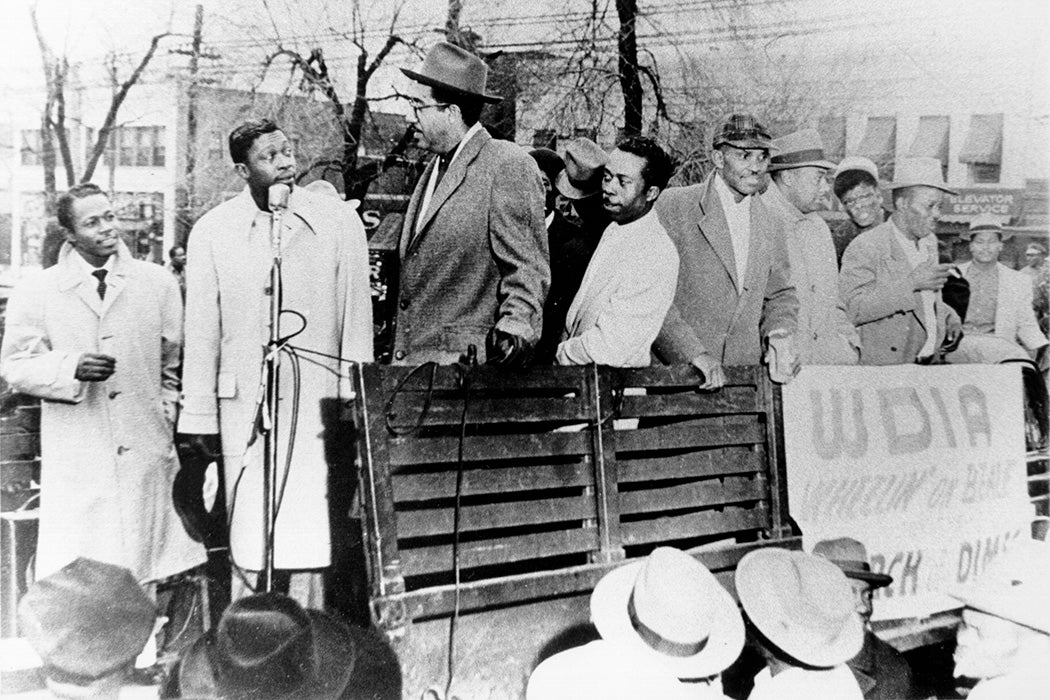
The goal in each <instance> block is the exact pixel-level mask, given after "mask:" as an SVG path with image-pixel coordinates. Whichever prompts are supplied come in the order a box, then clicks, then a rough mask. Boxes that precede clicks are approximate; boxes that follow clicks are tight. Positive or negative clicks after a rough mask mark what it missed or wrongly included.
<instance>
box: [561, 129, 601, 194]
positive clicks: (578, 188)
mask: <svg viewBox="0 0 1050 700" xmlns="http://www.w3.org/2000/svg"><path fill="white" fill-rule="evenodd" d="M608 161H609V156H608V155H607V154H606V153H605V151H603V150H602V147H601V146H599V145H598V144H596V143H595V142H594V141H591V140H590V139H584V138H579V139H573V140H572V141H569V143H568V144H567V145H566V146H565V169H564V170H562V171H561V172H560V173H558V181H557V182H556V183H555V185H554V186H555V187H556V188H557V190H558V192H561V194H562V195H563V196H565V197H568V198H569V199H583V198H584V197H590V196H591V195H594V194H598V193H599V192H601V191H602V168H604V167H605V164H606V163H607V162H608Z"/></svg>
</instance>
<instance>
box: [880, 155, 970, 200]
mask: <svg viewBox="0 0 1050 700" xmlns="http://www.w3.org/2000/svg"><path fill="white" fill-rule="evenodd" d="M920 185H921V186H923V187H933V188H934V189H938V190H940V191H941V192H947V193H948V194H958V192H956V191H955V190H953V189H951V188H950V187H948V186H947V185H946V184H944V174H943V173H942V172H941V161H939V160H937V159H936V158H929V157H926V156H921V157H920V156H915V157H912V158H901V159H900V160H899V161H897V168H896V177H895V178H894V180H893V182H891V183H890V189H891V190H899V189H901V188H902V187H918V186H920Z"/></svg>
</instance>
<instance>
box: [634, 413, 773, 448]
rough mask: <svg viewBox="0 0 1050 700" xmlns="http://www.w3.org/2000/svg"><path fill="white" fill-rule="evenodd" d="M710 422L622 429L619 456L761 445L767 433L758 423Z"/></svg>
mask: <svg viewBox="0 0 1050 700" xmlns="http://www.w3.org/2000/svg"><path fill="white" fill-rule="evenodd" d="M718 420H721V419H710V420H708V421H707V423H708V424H706V425H697V424H695V422H692V421H690V422H685V423H678V424H674V425H663V426H659V427H656V428H641V429H638V430H622V431H617V433H616V449H617V452H618V453H623V452H638V451H642V450H676V449H683V448H690V447H717V446H720V445H749V444H755V443H758V442H761V441H762V440H763V438H764V436H765V431H764V430H763V429H762V425H760V424H759V423H758V421H757V420H756V421H753V422H750V423H748V424H730V425H718V424H716V423H715V421H718Z"/></svg>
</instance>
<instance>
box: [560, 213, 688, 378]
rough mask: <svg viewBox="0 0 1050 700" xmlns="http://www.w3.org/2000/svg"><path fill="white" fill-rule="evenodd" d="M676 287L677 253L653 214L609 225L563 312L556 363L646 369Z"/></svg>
mask: <svg viewBox="0 0 1050 700" xmlns="http://www.w3.org/2000/svg"><path fill="white" fill-rule="evenodd" d="M677 286H678V251H677V249H676V248H675V246H674V243H673V242H672V241H671V239H670V237H669V236H668V235H667V231H665V230H664V227H663V226H662V225H661V224H660V220H659V219H658V218H657V217H656V212H655V211H654V210H652V209H650V210H649V212H648V213H646V214H645V215H644V216H642V217H641V218H639V219H636V220H634V221H632V222H630V223H627V224H622V225H621V224H617V223H616V222H613V223H611V224H609V226H608V227H607V228H606V229H605V232H604V233H603V234H602V238H601V241H600V242H599V243H598V247H597V248H596V249H595V251H594V255H593V256H592V257H591V261H590V263H589V264H588V265H587V271H586V272H585V273H584V275H583V281H582V282H581V283H580V289H579V291H577V292H576V297H575V298H574V299H573V300H572V304H571V305H570V306H569V311H568V313H567V314H566V317H565V333H564V335H563V337H564V338H567V340H564V341H562V343H561V344H560V345H558V352H557V355H556V358H557V361H558V364H560V365H586V364H590V363H592V362H594V363H596V364H599V365H608V366H610V367H648V366H649V361H650V355H649V349H650V347H651V346H652V344H653V341H654V340H656V336H657V334H659V332H660V328H661V326H663V322H664V316H666V315H667V310H668V309H669V308H671V302H672V301H674V295H675V290H676V289H677Z"/></svg>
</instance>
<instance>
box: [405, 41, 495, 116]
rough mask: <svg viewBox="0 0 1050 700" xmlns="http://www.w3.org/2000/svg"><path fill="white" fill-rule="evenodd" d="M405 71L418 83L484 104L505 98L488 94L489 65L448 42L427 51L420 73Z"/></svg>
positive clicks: (439, 43)
mask: <svg viewBox="0 0 1050 700" xmlns="http://www.w3.org/2000/svg"><path fill="white" fill-rule="evenodd" d="M401 72H402V73H404V74H405V75H407V76H408V77H409V78H411V79H412V80H414V81H416V82H417V83H422V84H423V85H429V86H430V87H436V88H442V89H444V90H452V91H453V92H457V93H460V94H461V95H466V96H468V97H476V98H478V99H480V100H482V101H484V102H500V101H501V100H502V99H503V98H502V97H498V96H496V95H489V94H486V92H485V83H486V82H487V81H488V77H489V67H488V66H487V65H486V64H485V62H484V61H482V60H481V59H480V58H478V57H477V56H475V55H474V54H472V53H470V52H469V51H467V50H465V49H461V48H460V47H458V46H456V45H454V44H450V43H448V42H447V41H441V42H438V43H437V44H435V45H434V46H433V47H432V48H431V49H430V51H428V52H427V55H426V58H424V59H423V65H422V66H421V67H420V69H419V70H418V71H414V70H409V69H407V68H402V69H401Z"/></svg>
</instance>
